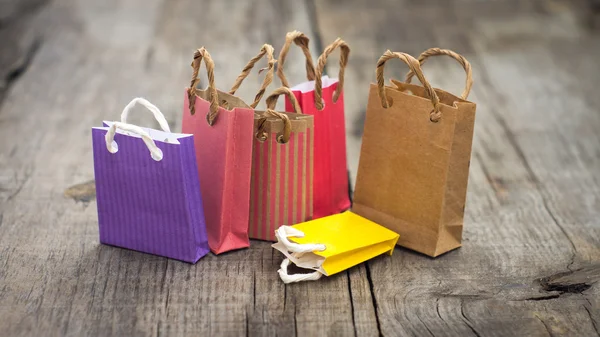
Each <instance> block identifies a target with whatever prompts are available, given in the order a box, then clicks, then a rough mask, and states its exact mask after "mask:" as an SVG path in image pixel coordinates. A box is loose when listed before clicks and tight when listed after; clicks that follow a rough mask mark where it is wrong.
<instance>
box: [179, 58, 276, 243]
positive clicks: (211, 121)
mask: <svg viewBox="0 0 600 337" xmlns="http://www.w3.org/2000/svg"><path fill="white" fill-rule="evenodd" d="M268 47H270V46H268ZM261 54H262V55H265V54H267V56H269V54H270V57H269V59H270V62H269V69H268V73H269V74H270V77H269V75H267V77H266V78H265V82H264V83H263V88H261V91H262V93H264V88H265V87H266V86H267V85H268V84H270V81H271V80H272V78H273V75H272V74H273V71H274V70H273V65H274V63H275V61H274V60H273V59H272V47H271V48H266V47H265V46H263V48H262V49H261ZM261 54H259V55H261ZM203 60H204V63H205V65H206V70H207V75H208V88H207V89H206V90H199V89H197V88H196V85H197V84H198V81H199V79H198V78H197V77H198V71H199V68H200V63H201V61H203ZM253 60H254V59H253ZM257 60H258V59H256V60H254V62H256V61H257ZM251 63H252V60H251V62H250V63H249V65H248V66H246V68H244V71H243V72H242V75H240V77H241V79H240V78H238V80H236V84H235V85H234V88H232V93H233V92H235V90H236V89H237V87H236V85H237V86H238V87H239V84H241V80H243V78H245V76H247V74H248V72H249V70H250V69H251V68H252V66H253V65H254V63H252V64H251ZM192 67H193V74H192V81H191V84H190V87H189V88H186V94H185V104H184V111H183V121H182V124H183V125H182V129H183V132H185V133H191V134H193V135H194V145H195V148H196V158H197V163H198V175H199V177H200V187H201V191H202V197H203V203H204V214H205V218H206V229H207V234H208V243H209V246H210V249H211V251H212V252H213V253H215V254H220V253H223V252H226V251H229V250H234V249H239V248H245V247H248V246H249V239H248V219H249V209H250V204H249V203H250V174H251V167H252V139H253V135H254V133H253V130H254V106H256V104H258V100H260V98H261V97H262V93H261V92H259V94H258V95H257V98H256V99H255V103H253V105H247V104H246V103H244V102H243V101H242V100H241V99H239V98H237V97H235V96H233V95H232V94H228V93H225V92H222V91H219V90H217V88H216V86H215V76H214V63H213V61H212V58H211V57H210V54H209V53H208V51H206V49H205V48H204V47H202V48H200V49H198V50H197V51H196V52H195V53H194V61H193V63H192ZM269 78H270V79H269ZM238 82H239V83H238Z"/></svg>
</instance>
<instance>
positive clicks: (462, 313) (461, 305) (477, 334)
mask: <svg viewBox="0 0 600 337" xmlns="http://www.w3.org/2000/svg"><path fill="white" fill-rule="evenodd" d="M460 315H461V316H462V318H463V321H464V322H465V324H466V325H467V326H468V327H469V329H470V330H471V331H472V332H473V333H474V334H475V336H477V337H481V335H480V334H479V332H477V330H475V327H474V326H473V322H471V320H470V319H469V318H468V317H467V315H465V301H464V300H461V301H460Z"/></svg>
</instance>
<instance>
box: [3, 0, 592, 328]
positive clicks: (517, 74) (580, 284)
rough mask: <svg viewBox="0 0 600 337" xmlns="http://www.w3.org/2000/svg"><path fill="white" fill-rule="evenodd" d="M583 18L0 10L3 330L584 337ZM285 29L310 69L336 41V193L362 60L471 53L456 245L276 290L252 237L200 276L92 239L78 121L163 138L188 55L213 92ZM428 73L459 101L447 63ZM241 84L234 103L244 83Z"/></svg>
mask: <svg viewBox="0 0 600 337" xmlns="http://www.w3.org/2000/svg"><path fill="white" fill-rule="evenodd" d="M581 4H582V2H580V1H568V0H564V1H559V0H552V1H551V0H531V1H517V0H506V1H481V0H461V1H458V0H457V1H445V0H439V1H427V2H425V1H414V0H389V1H383V0H382V1H360V0H352V1H342V0H337V1H275V0H271V1H269V0H254V1H217V0H215V1H203V2H200V1H193V0H176V1H175V0H128V1H118V0H104V1H94V0H54V1H45V0H22V1H9V0H3V1H0V41H2V43H1V44H0V50H1V55H0V102H1V105H0V335H2V336H108V335H113V336H149V335H151V336H155V335H156V336H183V335H193V336H240V335H250V336H275V335H278V336H294V335H301V336H320V335H323V336H325V335H326V336H353V335H354V336H377V335H385V336H406V335H416V336H427V335H432V336H434V335H435V336H595V335H598V334H599V331H600V309H599V307H600V296H599V294H600V290H599V289H600V287H599V286H598V285H597V284H594V283H596V282H597V281H598V280H599V279H600V111H599V107H600V94H599V93H598V88H599V86H600V66H599V62H600V33H599V32H597V31H596V32H594V31H593V30H591V29H590V28H589V27H588V25H587V22H588V19H587V18H586V17H585V16H584V15H591V14H589V12H587V10H586V8H585V7H582V6H581ZM588 18H589V17H588ZM294 29H298V30H300V31H303V32H305V33H306V34H307V35H309V36H310V37H312V39H311V48H312V50H313V54H314V55H315V56H317V55H318V53H319V51H320V50H322V49H323V48H324V46H326V45H327V44H328V43H330V42H331V41H333V40H334V39H335V38H336V37H338V36H341V37H342V38H344V39H345V40H346V41H347V42H348V43H349V44H350V46H351V48H352V53H351V55H350V64H349V67H348V70H347V72H346V81H347V82H346V86H345V90H346V93H345V100H346V101H345V103H346V118H347V120H346V127H347V139H348V155H349V162H350V169H351V172H352V177H353V179H354V176H355V173H356V168H357V164H358V153H359V149H360V137H361V133H362V125H363V118H364V110H365V106H366V100H367V92H368V85H369V83H370V82H373V81H374V79H375V76H374V73H375V63H376V61H377V59H378V57H379V56H380V55H381V54H382V53H383V52H384V51H385V50H386V49H391V50H393V51H403V52H408V53H411V54H412V55H415V56H416V55H418V54H419V53H420V52H421V51H423V50H425V49H426V48H429V47H444V48H450V49H453V50H455V51H457V52H459V53H461V54H463V55H464V56H465V57H467V59H469V60H470V62H471V63H472V65H473V70H474V79H475V85H474V87H473V91H472V94H471V97H470V98H471V100H472V101H474V102H476V103H477V104H478V110H477V122H476V132H475V133H476V135H475V140H474V144H473V155H472V161H471V171H470V180H469V191H468V201H467V208H466V215H465V227H464V228H465V230H464V245H463V247H462V248H460V249H458V250H455V251H452V252H450V253H448V254H445V255H443V256H441V257H439V258H436V259H432V258H429V257H426V256H423V255H420V254H417V253H414V252H411V251H409V250H406V249H402V248H397V249H396V251H395V252H394V255H393V256H391V257H390V256H381V257H378V258H375V259H373V260H371V261H369V262H368V263H365V264H362V265H359V266H357V267H355V268H352V269H350V270H348V271H347V272H342V273H340V274H338V275H335V276H332V277H329V278H324V279H321V280H319V281H317V282H309V283H302V284H293V285H287V286H286V285H284V284H283V283H282V282H281V281H280V280H279V278H278V275H277V273H276V270H277V269H278V267H279V264H280V262H281V260H282V256H281V254H279V253H277V252H275V251H274V250H273V249H272V248H271V247H270V244H269V243H267V242H258V241H252V243H251V247H250V248H249V249H246V250H241V251H236V252H232V253H228V254H223V255H221V256H218V257H217V256H214V255H212V254H211V255H208V256H206V257H205V258H203V259H202V260H200V261H199V262H198V263H197V264H196V265H190V264H187V263H182V262H178V261H174V260H168V259H166V258H162V257H156V256H151V255H147V254H142V253H138V252H134V251H129V250H125V249H119V248H114V247H108V246H103V245H100V244H99V242H98V224H97V214H96V202H95V199H94V189H93V186H94V185H93V181H92V180H93V163H92V155H91V133H90V128H91V127H93V126H99V125H100V124H101V122H102V120H103V119H116V118H118V116H119V114H120V111H121V109H122V108H123V107H124V105H125V104H127V103H128V102H129V100H130V99H131V98H133V97H135V96H144V97H146V98H148V99H149V100H150V101H152V102H154V103H155V104H157V105H158V106H159V107H160V108H161V109H162V110H163V111H164V112H165V114H166V115H167V118H168V120H169V122H170V124H171V125H172V126H173V128H174V129H175V130H179V129H180V127H181V115H182V107H183V98H184V87H185V86H186V85H187V84H188V83H189V77H190V71H191V69H190V66H189V65H190V62H191V57H192V53H193V51H194V49H195V48H198V47H200V46H202V45H204V46H206V47H207V48H208V50H209V51H210V52H211V54H212V55H213V58H214V60H215V62H216V83H217V86H218V87H220V88H228V87H229V86H231V84H232V83H233V81H234V79H235V77H236V76H237V74H238V73H239V72H240V71H241V68H242V67H243V65H244V64H245V62H246V61H247V60H248V59H250V58H251V57H252V56H253V55H254V54H256V53H257V52H258V50H259V48H260V46H261V45H262V44H263V43H265V42H269V43H271V44H272V45H273V46H274V47H275V49H276V50H277V51H278V50H279V49H280V48H281V45H282V43H283V40H284V36H285V33H286V32H288V31H291V30H294ZM301 57H302V56H301V53H300V52H299V50H296V49H292V51H291V53H290V56H289V57H288V61H287V63H286V65H288V66H287V70H288V78H289V79H291V80H292V81H293V82H295V83H298V82H300V81H303V80H304V74H303V71H304V69H303V59H302V58H301ZM335 58H337V54H336V56H335ZM328 71H329V74H332V75H335V74H336V73H337V60H331V62H330V64H329V65H328ZM405 72H406V68H405V67H403V65H402V64H401V62H390V66H389V67H386V74H387V77H394V78H397V79H401V78H403V75H404V73H405ZM424 72H425V74H426V76H427V77H428V78H429V79H430V80H431V82H432V83H433V84H434V85H435V86H437V87H440V88H444V89H447V90H448V91H452V92H455V93H459V92H461V91H462V85H463V83H464V73H463V71H462V69H461V67H460V66H458V64H456V63H454V62H453V61H451V60H450V59H444V58H438V59H435V60H431V61H430V62H427V64H426V65H425V66H424ZM251 76H252V77H253V78H251V79H249V80H248V81H247V82H248V83H245V84H244V86H243V87H242V88H241V89H240V90H239V95H240V96H241V97H243V98H245V99H247V100H249V99H250V98H252V97H253V95H254V92H255V91H256V90H257V89H258V87H259V82H260V81H259V79H258V77H257V76H256V73H255V72H254V73H253V75H251ZM272 88H275V85H273V86H272ZM135 115H136V118H137V119H135V118H134V119H133V121H134V122H136V123H146V124H148V123H153V122H152V121H151V118H150V117H149V115H148V114H146V113H141V110H140V112H138V113H135ZM90 181H92V182H91V183H90ZM73 186H75V187H73Z"/></svg>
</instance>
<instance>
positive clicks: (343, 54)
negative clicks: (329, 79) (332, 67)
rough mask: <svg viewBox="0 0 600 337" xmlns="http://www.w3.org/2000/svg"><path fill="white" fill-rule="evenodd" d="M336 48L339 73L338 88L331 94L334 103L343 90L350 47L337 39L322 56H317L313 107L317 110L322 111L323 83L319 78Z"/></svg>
mask: <svg viewBox="0 0 600 337" xmlns="http://www.w3.org/2000/svg"><path fill="white" fill-rule="evenodd" d="M338 47H339V48H340V72H339V75H338V77H339V82H338V86H337V88H336V89H335V92H334V93H333V102H334V103H335V102H337V100H338V98H339V97H340V93H341V92H342V90H343V89H344V71H345V70H346V66H347V65H348V56H349V55H350V47H348V44H347V43H346V42H345V41H344V40H342V39H340V38H337V39H336V40H335V41H333V43H332V44H330V45H329V46H327V48H325V50H324V51H323V54H321V56H319V60H318V61H317V73H316V78H315V106H316V107H317V109H318V110H323V99H322V95H323V83H322V80H321V76H323V70H324V69H325V64H326V63H327V58H328V57H329V55H330V54H331V53H332V52H333V51H334V50H335V49H336V48H338Z"/></svg>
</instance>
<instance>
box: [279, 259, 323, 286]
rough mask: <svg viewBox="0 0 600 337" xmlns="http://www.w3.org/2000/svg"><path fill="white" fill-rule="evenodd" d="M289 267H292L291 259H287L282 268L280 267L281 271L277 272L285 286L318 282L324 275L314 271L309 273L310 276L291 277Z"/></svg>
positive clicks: (298, 275)
mask: <svg viewBox="0 0 600 337" xmlns="http://www.w3.org/2000/svg"><path fill="white" fill-rule="evenodd" d="M289 265H290V259H288V258H285V259H283V261H282V262H281V266H280V268H279V270H278V271H277V272H278V273H279V278H280V279H281V280H282V281H283V283H285V284H288V283H294V282H302V281H316V280H318V279H320V278H321V276H323V274H321V273H319V272H318V271H316V270H315V271H313V272H312V273H308V274H293V275H290V274H288V272H287V270H288V266H289Z"/></svg>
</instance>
